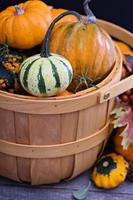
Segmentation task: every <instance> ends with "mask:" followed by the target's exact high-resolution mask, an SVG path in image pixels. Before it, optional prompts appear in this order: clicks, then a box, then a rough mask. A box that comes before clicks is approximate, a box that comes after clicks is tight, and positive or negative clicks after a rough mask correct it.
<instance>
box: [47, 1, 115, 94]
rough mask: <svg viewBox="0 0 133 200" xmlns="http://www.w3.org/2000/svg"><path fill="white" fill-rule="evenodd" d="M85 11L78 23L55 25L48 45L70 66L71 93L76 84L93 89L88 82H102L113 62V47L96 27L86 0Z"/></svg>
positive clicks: (99, 28)
mask: <svg viewBox="0 0 133 200" xmlns="http://www.w3.org/2000/svg"><path fill="white" fill-rule="evenodd" d="M89 1H90V0H89ZM84 8H85V12H86V14H87V17H86V18H82V17H80V18H79V20H78V22H64V23H59V24H57V25H56V26H55V27H54V30H53V32H52V35H51V38H50V42H49V49H50V51H51V52H54V53H57V54H60V55H62V56H64V57H65V58H66V59H68V60H69V61H70V63H71V65H72V67H73V71H74V75H73V82H72V84H71V86H72V87H71V91H75V90H76V91H78V89H80V87H77V86H78V85H79V84H80V85H81V84H82V85H83V86H85V88H87V87H89V86H92V85H91V84H90V82H91V83H92V81H96V82H97V81H100V80H102V79H103V78H104V77H105V76H107V74H109V72H110V71H111V70H112V68H113V66H114V63H115V46H114V43H113V41H112V39H111V38H110V36H109V35H108V34H107V33H106V32H105V31H104V30H103V29H102V28H101V27H99V26H98V25H96V18H95V16H94V15H93V13H92V12H91V10H90V9H89V6H88V0H87V1H85V2H84ZM68 15H70V13H69V12H68ZM62 18H64V15H62ZM62 18H61V19H62ZM55 41H56V42H55Z"/></svg>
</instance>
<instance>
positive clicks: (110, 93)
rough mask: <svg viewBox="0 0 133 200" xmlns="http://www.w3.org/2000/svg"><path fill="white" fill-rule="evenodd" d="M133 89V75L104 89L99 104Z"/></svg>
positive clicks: (100, 93)
mask: <svg viewBox="0 0 133 200" xmlns="http://www.w3.org/2000/svg"><path fill="white" fill-rule="evenodd" d="M131 88H133V75H131V76H129V77H127V78H125V79H123V80H121V81H120V82H118V83H116V84H114V85H110V86H105V87H102V89H101V90H100V92H99V103H103V102H105V101H108V100H110V99H112V98H113V97H116V96H118V95H120V94H122V93H123V92H125V91H127V90H129V89H131Z"/></svg>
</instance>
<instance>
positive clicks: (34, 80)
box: [20, 23, 73, 96]
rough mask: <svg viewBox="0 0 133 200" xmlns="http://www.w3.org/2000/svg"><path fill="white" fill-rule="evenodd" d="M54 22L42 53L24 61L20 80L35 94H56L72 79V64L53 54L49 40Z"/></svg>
mask: <svg viewBox="0 0 133 200" xmlns="http://www.w3.org/2000/svg"><path fill="white" fill-rule="evenodd" d="M53 26H54V24H53V23H52V24H51V25H50V27H49V29H48V31H47V33H46V36H45V39H44V43H43V46H42V51H41V54H37V55H34V56H31V57H29V58H28V59H26V60H25V61H24V63H22V65H21V69H20V82H21V84H22V86H23V88H24V89H25V90H26V91H27V92H28V93H30V94H32V95H34V96H54V95H56V94H57V93H60V92H62V91H64V90H65V89H66V88H67V87H68V85H69V84H70V82H71V81H72V75H73V71H72V66H71V64H70V63H69V61H68V60H66V59H65V58H64V57H62V56H60V55H56V54H51V53H50V52H49V51H48V42H49V36H50V33H51V29H52V27H53Z"/></svg>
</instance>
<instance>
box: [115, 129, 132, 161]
mask: <svg viewBox="0 0 133 200" xmlns="http://www.w3.org/2000/svg"><path fill="white" fill-rule="evenodd" d="M122 130H123V128H122V127H121V128H118V129H117V133H116V135H115V136H114V146H115V151H116V152H117V153H119V154H120V155H122V156H124V157H125V158H126V159H127V160H128V161H133V145H129V147H128V149H126V150H125V149H123V146H122V145H121V142H122V136H121V133H122Z"/></svg>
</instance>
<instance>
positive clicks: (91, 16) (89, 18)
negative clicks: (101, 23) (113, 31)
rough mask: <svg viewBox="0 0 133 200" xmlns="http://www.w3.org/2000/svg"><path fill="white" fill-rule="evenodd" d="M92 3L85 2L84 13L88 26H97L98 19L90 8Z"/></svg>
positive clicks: (89, 0) (88, 0)
mask: <svg viewBox="0 0 133 200" xmlns="http://www.w3.org/2000/svg"><path fill="white" fill-rule="evenodd" d="M90 2H91V0H85V1H84V3H83V7H84V11H85V14H86V15H87V23H88V24H95V23H96V17H95V15H94V14H93V12H92V11H91V9H90V8H89V5H88V4H89V3H90Z"/></svg>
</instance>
